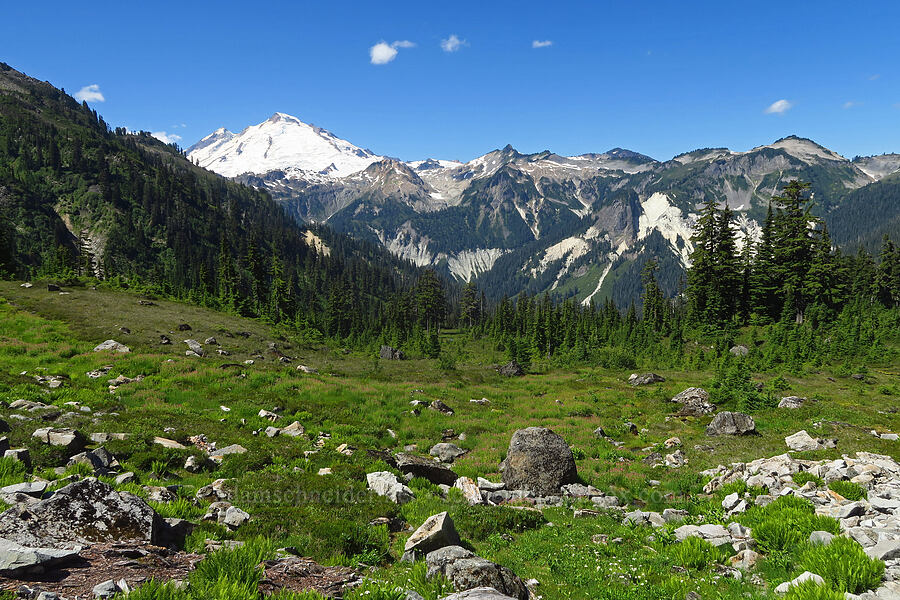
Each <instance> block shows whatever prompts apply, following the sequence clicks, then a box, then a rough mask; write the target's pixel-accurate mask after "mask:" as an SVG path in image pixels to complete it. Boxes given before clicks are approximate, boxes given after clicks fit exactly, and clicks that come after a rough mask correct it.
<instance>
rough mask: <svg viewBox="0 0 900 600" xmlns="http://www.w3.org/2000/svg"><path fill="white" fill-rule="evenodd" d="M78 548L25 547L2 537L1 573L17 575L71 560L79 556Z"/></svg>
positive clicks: (0, 541) (0, 548)
mask: <svg viewBox="0 0 900 600" xmlns="http://www.w3.org/2000/svg"><path fill="white" fill-rule="evenodd" d="M78 550H79V549H73V550H60V549H58V548H40V547H31V548H29V547H25V546H21V545H19V544H17V543H15V542H12V541H10V540H6V539H0V574H2V575H4V576H15V575H20V574H25V573H28V572H35V571H42V570H44V569H47V568H49V567H55V566H58V565H60V564H64V563H66V562H70V561H72V560H74V559H76V558H77V557H78Z"/></svg>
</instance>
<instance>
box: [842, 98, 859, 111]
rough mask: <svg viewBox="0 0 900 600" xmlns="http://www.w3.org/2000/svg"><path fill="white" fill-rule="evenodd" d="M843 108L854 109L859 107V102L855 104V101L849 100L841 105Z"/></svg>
mask: <svg viewBox="0 0 900 600" xmlns="http://www.w3.org/2000/svg"><path fill="white" fill-rule="evenodd" d="M841 106H842V107H843V108H845V109H847V108H853V107H854V106H859V102H854V101H853V100H848V101H847V102H844V103H843V104H842V105H841Z"/></svg>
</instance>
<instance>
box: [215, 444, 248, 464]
mask: <svg viewBox="0 0 900 600" xmlns="http://www.w3.org/2000/svg"><path fill="white" fill-rule="evenodd" d="M246 452H247V449H246V448H244V447H243V446H241V445H240V444H231V445H230V446H225V447H224V448H219V449H218V450H213V451H211V452H210V453H209V457H210V458H211V459H212V460H214V461H216V462H218V463H220V462H222V461H223V460H224V459H225V457H226V456H228V455H229V454H245V453H246Z"/></svg>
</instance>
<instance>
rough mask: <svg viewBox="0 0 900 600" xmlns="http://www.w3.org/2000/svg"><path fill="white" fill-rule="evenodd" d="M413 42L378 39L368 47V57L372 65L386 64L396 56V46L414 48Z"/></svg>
mask: <svg viewBox="0 0 900 600" xmlns="http://www.w3.org/2000/svg"><path fill="white" fill-rule="evenodd" d="M414 47H415V44H414V43H412V42H410V41H409V40H398V41H396V42H394V43H393V44H388V43H387V42H385V41H383V40H382V41H380V42H378V43H377V44H375V45H374V46H372V47H371V48H369V59H370V60H371V61H372V64H373V65H386V64H388V63H389V62H391V61H392V60H394V59H395V58H397V48H414Z"/></svg>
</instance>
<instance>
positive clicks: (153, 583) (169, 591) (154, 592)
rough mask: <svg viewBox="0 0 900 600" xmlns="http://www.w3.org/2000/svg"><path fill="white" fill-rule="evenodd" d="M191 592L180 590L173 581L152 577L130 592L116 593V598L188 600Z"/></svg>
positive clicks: (118, 599) (130, 599)
mask: <svg viewBox="0 0 900 600" xmlns="http://www.w3.org/2000/svg"><path fill="white" fill-rule="evenodd" d="M190 597H191V596H190V594H189V593H188V592H187V591H185V590H179V589H177V588H176V587H175V584H174V583H172V582H171V581H160V580H158V579H151V580H149V581H147V582H145V583H143V584H141V586H140V587H139V588H137V589H135V590H133V591H132V592H130V593H129V594H116V596H115V597H114V598H115V600H120V599H124V598H127V599H128V600H188V599H189V598H190Z"/></svg>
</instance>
